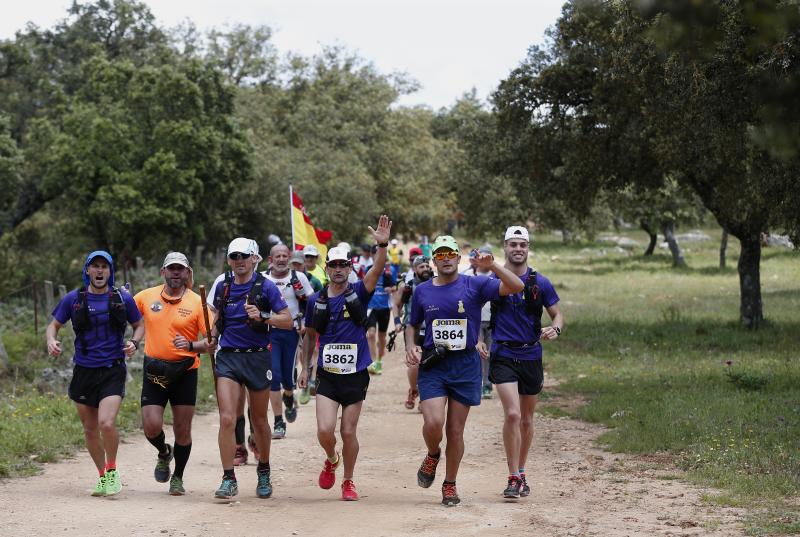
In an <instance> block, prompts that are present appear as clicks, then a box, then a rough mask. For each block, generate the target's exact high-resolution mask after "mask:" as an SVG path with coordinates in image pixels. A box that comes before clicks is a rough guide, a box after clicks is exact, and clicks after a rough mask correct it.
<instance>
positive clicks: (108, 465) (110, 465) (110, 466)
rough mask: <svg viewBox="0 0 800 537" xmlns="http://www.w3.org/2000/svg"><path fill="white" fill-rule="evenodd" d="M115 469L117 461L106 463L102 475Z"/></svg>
mask: <svg viewBox="0 0 800 537" xmlns="http://www.w3.org/2000/svg"><path fill="white" fill-rule="evenodd" d="M116 469H117V461H108V462H106V467H105V471H104V472H103V473H105V472H108V471H110V470H116Z"/></svg>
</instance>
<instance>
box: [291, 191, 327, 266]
mask: <svg viewBox="0 0 800 537" xmlns="http://www.w3.org/2000/svg"><path fill="white" fill-rule="evenodd" d="M289 195H290V196H291V199H292V242H294V249H295V250H302V249H303V248H305V247H306V246H308V245H309V244H312V245H314V246H316V248H317V250H319V257H320V260H321V261H322V262H323V263H324V262H325V256H327V255H328V247H327V246H325V245H326V244H327V243H328V241H330V240H331V237H333V232H331V231H328V230H325V229H319V228H315V227H314V224H312V223H311V219H310V218H309V217H308V212H307V211H306V207H305V205H303V201H302V200H301V199H300V196H298V195H297V193H296V192H295V191H294V190H292V187H291V185H290V186H289Z"/></svg>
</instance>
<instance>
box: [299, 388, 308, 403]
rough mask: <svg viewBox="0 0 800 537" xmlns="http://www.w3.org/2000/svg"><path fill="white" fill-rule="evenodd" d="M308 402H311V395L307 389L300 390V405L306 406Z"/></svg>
mask: <svg viewBox="0 0 800 537" xmlns="http://www.w3.org/2000/svg"><path fill="white" fill-rule="evenodd" d="M309 401H311V393H309V390H308V388H303V389H302V390H300V404H301V405H307V404H308V402H309Z"/></svg>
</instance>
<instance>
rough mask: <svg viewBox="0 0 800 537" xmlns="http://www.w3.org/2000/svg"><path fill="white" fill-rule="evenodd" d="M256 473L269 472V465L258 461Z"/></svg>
mask: <svg viewBox="0 0 800 537" xmlns="http://www.w3.org/2000/svg"><path fill="white" fill-rule="evenodd" d="M256 472H258V473H259V474H263V473H267V472H269V463H268V462H261V461H258V468H256Z"/></svg>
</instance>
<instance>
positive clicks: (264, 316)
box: [260, 311, 272, 322]
mask: <svg viewBox="0 0 800 537" xmlns="http://www.w3.org/2000/svg"><path fill="white" fill-rule="evenodd" d="M260 315H261V320H262V321H263V322H267V321H269V318H270V317H271V316H272V314H271V313H270V312H268V311H262V312H260Z"/></svg>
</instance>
